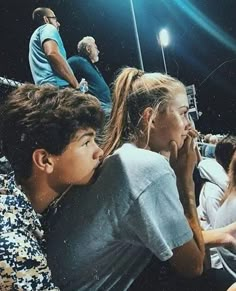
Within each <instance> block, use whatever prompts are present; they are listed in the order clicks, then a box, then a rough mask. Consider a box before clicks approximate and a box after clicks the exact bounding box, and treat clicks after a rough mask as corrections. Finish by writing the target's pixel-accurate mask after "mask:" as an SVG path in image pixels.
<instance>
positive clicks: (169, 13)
mask: <svg viewBox="0 0 236 291" xmlns="http://www.w3.org/2000/svg"><path fill="white" fill-rule="evenodd" d="M21 3H24V4H21ZM133 3H134V8H135V13H136V20H137V25H138V31H139V36H140V43H141V49H142V55H143V62H144V67H145V70H146V71H161V72H163V71H164V68H163V62H162V56H161V49H160V46H159V45H158V43H157V39H156V34H157V33H158V31H159V30H160V29H161V28H163V27H166V28H168V30H169V32H170V35H171V43H170V45H169V46H168V47H167V48H165V54H166V62H167V68H168V73H169V74H170V75H172V76H174V77H178V78H179V79H180V80H181V81H183V82H184V83H185V84H186V85H189V84H193V83H194V84H195V86H196V89H197V100H198V107H199V110H200V111H202V112H203V115H202V117H201V118H200V120H199V121H198V122H197V128H198V129H200V130H202V131H203V132H208V131H213V132H215V133H226V132H228V131H231V132H234V133H235V128H236V126H235V125H234V122H235V120H236V118H235V111H236V101H235V100H236V98H235V92H236V90H235V85H236V21H235V14H236V13H235V11H236V9H235V8H236V1H235V0H224V1H223V0H189V1H187V0H181V1H180V0H179V1H177V0H175V1H174V0H133ZM39 6H48V7H50V8H52V10H54V12H55V14H56V15H57V17H58V19H59V22H60V23H61V28H60V33H61V36H62V39H63V42H64V45H65V48H66V50H67V55H68V56H71V55H72V54H74V53H75V52H76V44H77V42H78V40H79V39H81V38H82V37H83V36H86V35H92V36H94V38H95V39H96V40H97V44H98V47H99V49H100V52H101V53H100V62H99V63H98V66H99V68H100V69H101V71H102V72H103V74H104V77H105V79H106V80H107V82H108V83H110V82H112V80H113V78H114V74H115V72H116V71H117V70H118V69H119V68H120V67H122V66H125V65H128V66H137V67H138V66H139V60H138V54H137V46H136V41H135V35H134V28H133V22H132V16H131V9H130V1H129V0H57V1H56V0H55V1H54V0H50V1H49V0H48V1H43V0H38V1H29V0H22V1H19V0H15V1H13V0H8V1H3V0H2V1H1V7H0V19H1V22H0V23H1V25H0V33H1V34H0V35H1V44H0V76H5V77H7V78H10V79H15V80H19V81H23V82H24V81H28V82H32V79H31V74H30V70H29V66H28V42H29V38H30V36H31V33H32V32H33V29H34V28H33V24H32V21H31V13H32V11H33V9H34V8H36V7H39ZM230 60H232V61H230ZM223 62H226V63H225V64H223V65H222V66H221V67H220V68H219V69H218V70H216V71H215V72H214V73H213V74H212V75H211V76H210V77H209V78H208V79H207V80H206V81H205V82H203V83H202V81H203V80H204V79H206V78H207V76H208V75H209V74H210V73H211V72H213V70H214V69H215V68H217V66H219V65H221V64H222V63H223Z"/></svg>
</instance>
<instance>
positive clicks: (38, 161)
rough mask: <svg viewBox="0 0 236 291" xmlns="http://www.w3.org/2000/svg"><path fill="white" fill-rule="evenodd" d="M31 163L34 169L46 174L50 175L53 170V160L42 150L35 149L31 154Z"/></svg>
mask: <svg viewBox="0 0 236 291" xmlns="http://www.w3.org/2000/svg"><path fill="white" fill-rule="evenodd" d="M32 161H33V164H34V166H35V167H37V168H38V169H39V170H40V171H42V172H45V173H46V174H51V173H52V172H53V169H54V160H53V157H52V155H50V154H49V153H48V152H47V151H46V150H44V149H36V150H35V151H34V152H33V154H32Z"/></svg>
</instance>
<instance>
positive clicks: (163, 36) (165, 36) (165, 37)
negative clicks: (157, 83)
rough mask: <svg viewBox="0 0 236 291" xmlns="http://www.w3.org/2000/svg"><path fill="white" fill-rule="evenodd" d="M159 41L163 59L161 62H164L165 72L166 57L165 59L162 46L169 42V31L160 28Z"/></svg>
mask: <svg viewBox="0 0 236 291" xmlns="http://www.w3.org/2000/svg"><path fill="white" fill-rule="evenodd" d="M158 39H159V43H160V46H161V53H162V59H163V63H164V68H165V73H166V74H167V67H166V59H165V53H164V47H166V46H167V45H168V44H169V41H170V39H169V33H168V31H167V30H166V29H162V30H161V31H160V32H159V37H158Z"/></svg>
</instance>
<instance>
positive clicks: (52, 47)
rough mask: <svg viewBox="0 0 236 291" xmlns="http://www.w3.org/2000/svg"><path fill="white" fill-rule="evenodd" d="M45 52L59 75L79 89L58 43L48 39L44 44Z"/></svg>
mask: <svg viewBox="0 0 236 291" xmlns="http://www.w3.org/2000/svg"><path fill="white" fill-rule="evenodd" d="M43 50H44V53H45V54H46V56H47V58H48V61H49V63H50V64H51V66H52V67H53V69H54V70H55V71H56V72H57V73H58V75H59V76H60V77H61V78H63V79H64V80H66V81H67V82H68V83H69V84H70V85H71V87H73V88H78V87H79V83H78V81H77V80H76V78H75V76H74V74H73V73H72V70H71V69H70V67H69V65H68V63H67V61H66V60H65V59H64V58H63V57H62V56H61V54H60V52H59V50H58V45H57V43H56V42H55V41H54V40H51V39H48V40H46V41H44V43H43Z"/></svg>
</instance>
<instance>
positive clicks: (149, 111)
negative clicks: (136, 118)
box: [143, 107, 156, 127]
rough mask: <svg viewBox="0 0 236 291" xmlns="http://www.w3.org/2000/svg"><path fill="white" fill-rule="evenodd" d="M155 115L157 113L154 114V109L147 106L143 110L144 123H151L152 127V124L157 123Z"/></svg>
mask: <svg viewBox="0 0 236 291" xmlns="http://www.w3.org/2000/svg"><path fill="white" fill-rule="evenodd" d="M155 116H156V114H154V110H153V108H151V107H147V108H145V110H144V112H143V122H144V125H149V124H150V126H151V127H152V124H154V123H155Z"/></svg>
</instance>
